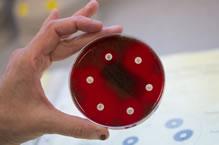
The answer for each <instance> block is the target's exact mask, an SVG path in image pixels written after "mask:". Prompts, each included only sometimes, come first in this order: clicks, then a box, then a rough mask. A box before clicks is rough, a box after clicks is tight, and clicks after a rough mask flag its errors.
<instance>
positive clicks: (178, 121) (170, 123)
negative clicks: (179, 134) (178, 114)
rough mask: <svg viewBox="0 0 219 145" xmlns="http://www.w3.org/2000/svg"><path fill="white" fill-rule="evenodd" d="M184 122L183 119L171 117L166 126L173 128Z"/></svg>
mask: <svg viewBox="0 0 219 145" xmlns="http://www.w3.org/2000/svg"><path fill="white" fill-rule="evenodd" d="M182 124H183V120H182V119H180V118H174V119H171V120H169V121H167V123H166V124H165V126H166V128H169V129H173V128H177V127H180V126H181V125H182Z"/></svg>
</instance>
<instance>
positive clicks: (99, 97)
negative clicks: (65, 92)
mask: <svg viewBox="0 0 219 145" xmlns="http://www.w3.org/2000/svg"><path fill="white" fill-rule="evenodd" d="M70 88H71V93H72V96H73V100H74V102H75V104H76V106H77V107H78V109H79V110H80V111H81V112H82V113H83V114H84V115H85V116H86V117H88V118H89V119H90V120H92V121H94V122H96V123H98V124H101V125H104V126H107V127H110V128H129V127H132V126H135V125H137V124H138V123H140V122H142V121H143V120H144V119H146V118H147V116H149V114H151V113H152V112H153V111H154V110H155V109H156V107H157V106H158V104H159V101H160V98H161V95H162V92H163V88H164V70H163V67H162V64H161V62H160V59H159V58H158V56H157V55H156V54H155V52H154V51H153V50H152V49H151V48H150V47H149V46H148V45H146V44H144V43H143V42H141V41H139V40H136V39H134V38H130V37H126V36H121V35H117V34H116V35H111V36H105V37H102V38H99V39H97V40H95V41H93V42H91V43H90V44H88V45H87V46H86V47H85V48H84V49H83V51H82V52H81V54H80V55H79V57H78V58H77V60H76V62H75V64H74V66H73V69H72V72H71V78H70Z"/></svg>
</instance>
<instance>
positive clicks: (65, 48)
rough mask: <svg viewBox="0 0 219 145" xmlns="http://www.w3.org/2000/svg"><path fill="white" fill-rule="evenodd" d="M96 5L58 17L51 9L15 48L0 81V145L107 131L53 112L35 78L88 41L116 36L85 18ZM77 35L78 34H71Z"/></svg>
mask: <svg viewBox="0 0 219 145" xmlns="http://www.w3.org/2000/svg"><path fill="white" fill-rule="evenodd" d="M97 9H98V2H97V1H96V0H91V1H90V2H89V3H88V4H87V5H86V6H85V7H83V8H82V9H80V10H79V11H78V12H76V13H75V14H74V15H73V16H71V17H67V18H59V15H58V11H57V10H54V11H52V12H51V14H50V15H49V16H48V18H47V19H46V20H45V22H44V23H43V25H42V27H41V29H40V30H39V32H38V33H37V34H36V36H35V37H34V38H33V39H32V41H31V42H30V43H29V44H28V45H27V46H26V47H24V48H20V49H16V50H15V51H14V52H13V54H12V55H11V58H10V61H9V63H8V65H7V67H6V69H5V71H4V73H3V75H2V76H1V78H0V144H1V145H17V144H21V143H23V142H25V141H28V140H31V139H34V138H36V137H39V136H41V135H43V134H61V135H66V136H72V137H75V138H82V139H101V140H104V139H106V138H108V137H109V132H108V129H107V128H104V127H101V126H98V125H96V124H93V123H92V122H90V121H88V120H86V119H82V118H79V117H76V116H71V115H68V114H65V113H63V112H61V111H59V110H57V109H56V108H55V106H53V105H52V104H51V103H50V102H49V100H48V99H47V96H46V95H45V93H44V90H43V88H42V85H41V82H40V78H41V77H42V74H43V72H44V71H45V70H46V69H48V67H49V66H50V65H51V64H52V63H53V62H54V61H60V60H63V59H65V58H67V57H69V56H71V55H72V54H74V53H75V52H77V51H78V50H80V49H81V48H82V47H83V46H85V45H86V44H87V43H88V42H90V41H91V40H93V39H95V38H97V37H100V36H103V35H108V34H112V33H121V32H122V28H121V26H111V27H103V24H102V22H99V21H97V20H93V19H91V18H90V17H91V16H92V15H93V14H94V13H96V11H97ZM77 31H83V32H84V33H83V34H82V35H79V36H76V37H72V35H71V34H73V33H75V32H77Z"/></svg>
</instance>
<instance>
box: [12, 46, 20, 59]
mask: <svg viewBox="0 0 219 145" xmlns="http://www.w3.org/2000/svg"><path fill="white" fill-rule="evenodd" d="M20 53H21V48H19V49H16V50H14V51H13V52H12V53H11V55H10V59H15V58H17V57H18V56H20Z"/></svg>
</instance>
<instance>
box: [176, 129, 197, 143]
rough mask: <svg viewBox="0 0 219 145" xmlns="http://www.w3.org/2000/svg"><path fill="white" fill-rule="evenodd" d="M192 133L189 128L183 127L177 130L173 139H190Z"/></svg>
mask: <svg viewBox="0 0 219 145" xmlns="http://www.w3.org/2000/svg"><path fill="white" fill-rule="evenodd" d="M192 135H193V131H192V130H191V129H185V130H181V131H179V132H177V133H176V134H175V135H174V137H173V138H174V140H175V141H178V142H182V141H185V140H188V139H190V138H191V137H192Z"/></svg>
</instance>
